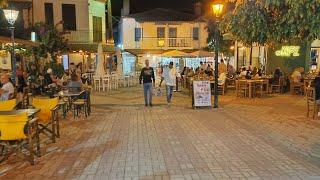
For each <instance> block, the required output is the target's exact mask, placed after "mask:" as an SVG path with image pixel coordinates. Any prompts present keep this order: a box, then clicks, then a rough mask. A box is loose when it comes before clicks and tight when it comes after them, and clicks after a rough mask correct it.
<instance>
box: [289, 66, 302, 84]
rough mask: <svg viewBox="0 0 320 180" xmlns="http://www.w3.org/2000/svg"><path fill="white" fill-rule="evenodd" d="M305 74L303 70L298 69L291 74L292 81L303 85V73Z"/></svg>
mask: <svg viewBox="0 0 320 180" xmlns="http://www.w3.org/2000/svg"><path fill="white" fill-rule="evenodd" d="M303 72H304V69H303V68H296V69H295V70H294V71H293V73H292V74H291V78H292V81H293V82H294V83H301V81H302V73H303Z"/></svg>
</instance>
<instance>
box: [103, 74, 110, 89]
mask: <svg viewBox="0 0 320 180" xmlns="http://www.w3.org/2000/svg"><path fill="white" fill-rule="evenodd" d="M102 90H103V91H105V90H108V91H109V90H111V78H110V75H104V76H102Z"/></svg>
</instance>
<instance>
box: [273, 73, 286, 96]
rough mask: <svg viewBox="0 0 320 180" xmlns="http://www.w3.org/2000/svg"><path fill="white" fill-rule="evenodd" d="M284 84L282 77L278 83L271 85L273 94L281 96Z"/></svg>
mask: <svg viewBox="0 0 320 180" xmlns="http://www.w3.org/2000/svg"><path fill="white" fill-rule="evenodd" d="M283 84H284V77H280V78H279V81H278V82H277V83H275V84H271V93H279V94H281V93H282V92H283Z"/></svg>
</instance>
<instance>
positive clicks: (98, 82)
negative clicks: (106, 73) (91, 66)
mask: <svg viewBox="0 0 320 180" xmlns="http://www.w3.org/2000/svg"><path fill="white" fill-rule="evenodd" d="M93 84H94V90H96V91H97V90H98V91H100V90H101V85H102V84H101V77H100V76H93Z"/></svg>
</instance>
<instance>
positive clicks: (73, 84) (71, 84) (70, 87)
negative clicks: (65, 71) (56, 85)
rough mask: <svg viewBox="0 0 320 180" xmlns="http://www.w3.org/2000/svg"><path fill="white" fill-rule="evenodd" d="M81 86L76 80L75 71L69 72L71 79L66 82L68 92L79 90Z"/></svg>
mask: <svg viewBox="0 0 320 180" xmlns="http://www.w3.org/2000/svg"><path fill="white" fill-rule="evenodd" d="M82 89H83V86H82V83H81V82H80V81H78V76H77V74H76V73H72V74H71V81H70V82H69V83H68V90H69V92H80V91H82Z"/></svg>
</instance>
